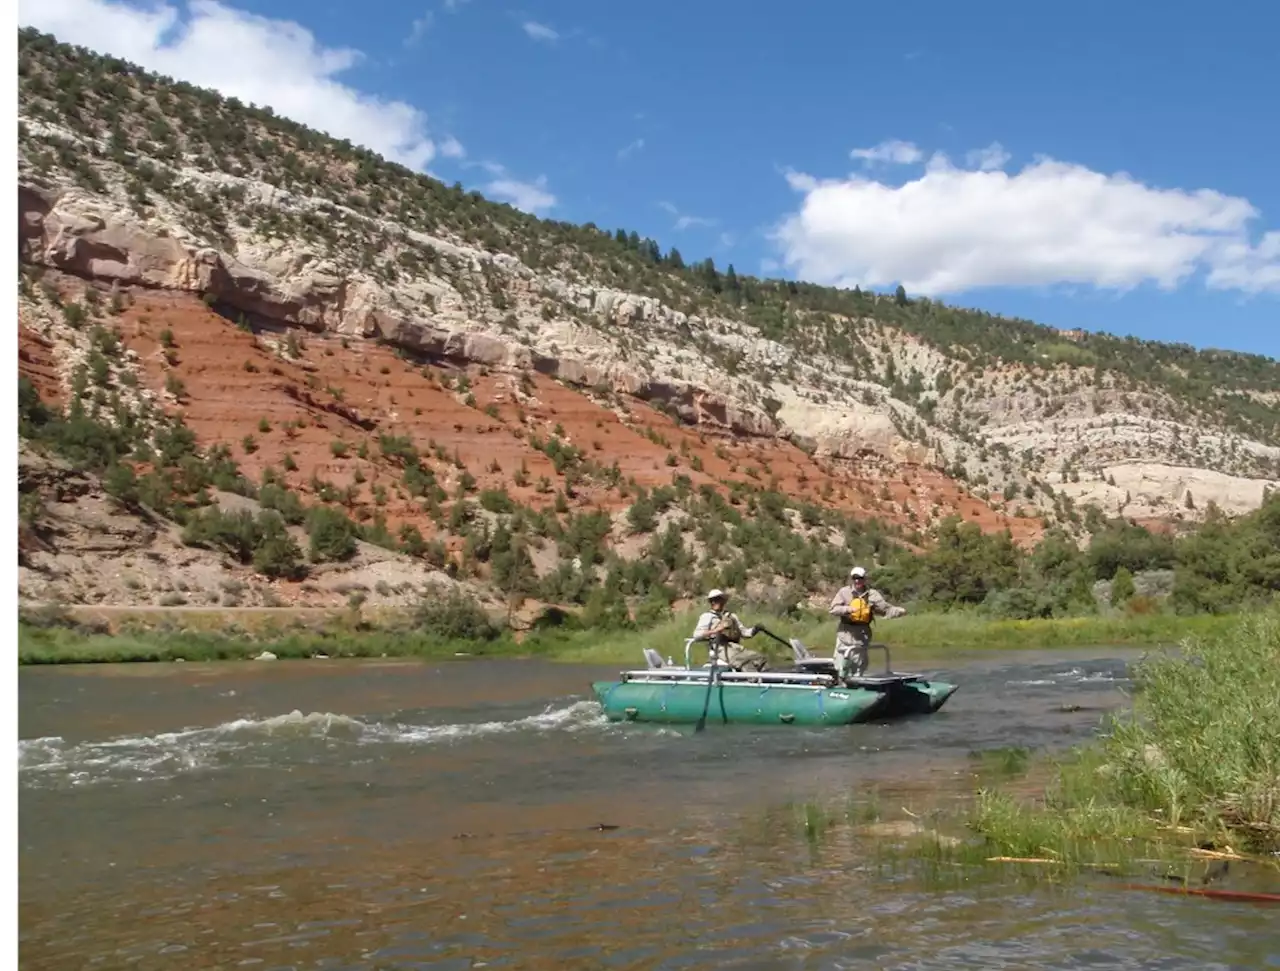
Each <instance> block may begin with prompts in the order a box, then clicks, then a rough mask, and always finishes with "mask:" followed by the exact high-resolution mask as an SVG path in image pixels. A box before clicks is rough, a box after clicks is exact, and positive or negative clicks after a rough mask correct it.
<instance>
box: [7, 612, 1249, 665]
mask: <svg viewBox="0 0 1280 971" xmlns="http://www.w3.org/2000/svg"><path fill="white" fill-rule="evenodd" d="M316 613H317V612H315V611H312V612H308V613H306V614H305V615H304V614H299V613H291V612H289V611H288V610H281V611H277V612H275V613H274V614H273V613H272V612H271V611H268V610H264V611H262V612H260V614H259V613H254V614H251V615H250V614H245V613H244V612H228V613H223V614H219V613H218V612H217V611H216V610H209V611H182V612H176V611H175V612H173V613H171V614H166V613H162V612H159V611H156V612H150V613H146V614H139V615H137V616H133V617H130V618H129V619H128V620H127V621H126V622H125V623H124V624H123V629H122V630H121V631H120V632H118V633H115V634H107V633H101V632H96V633H90V632H86V631H85V630H84V629H75V627H74V625H72V626H67V624H68V623H69V622H68V621H66V620H65V618H64V620H63V622H62V623H61V625H53V626H47V625H44V624H39V623H37V624H34V625H20V627H19V636H18V659H19V663H23V664H37V663H46V664H47V663H68V662H91V661H153V660H154V661H162V660H173V659H175V658H178V657H181V658H184V659H186V660H189V661H193V660H215V659H235V658H246V657H252V656H254V655H256V654H258V653H260V652H261V651H263V650H270V651H271V652H272V653H274V654H275V655H276V656H278V657H282V658H285V657H311V656H314V655H315V654H328V655H330V656H334V657H336V656H346V657H379V656H381V655H384V654H385V655H387V656H389V657H432V658H444V657H452V656H454V655H456V654H472V655H498V656H507V657H516V656H530V657H544V658H554V659H558V660H564V661H572V662H578V663H586V664H620V665H625V666H637V667H638V666H642V665H643V664H644V657H643V653H642V652H643V649H644V648H646V647H652V648H654V649H655V650H657V651H658V652H659V653H661V654H662V656H663V657H666V656H668V655H670V656H671V657H673V658H674V659H675V660H676V661H677V662H681V663H682V662H683V653H684V641H685V639H686V638H687V637H688V636H689V635H690V634H691V633H692V631H693V628H694V624H695V623H696V621H697V618H698V613H699V611H698V610H696V609H695V610H690V611H686V612H682V613H680V614H677V615H675V616H673V617H671V618H670V619H668V620H666V621H664V622H662V623H660V624H658V625H656V626H654V627H649V628H646V629H643V630H621V631H620V630H582V629H577V628H573V627H570V626H564V627H547V628H543V629H539V630H535V631H532V632H529V633H527V634H524V635H523V636H520V637H517V636H516V635H514V634H511V633H505V634H503V635H502V636H500V637H497V638H495V639H493V640H488V641H483V642H473V641H459V640H455V639H447V638H446V639H442V638H440V637H433V636H431V635H429V634H427V633H424V632H422V631H420V630H415V629H413V627H412V618H411V616H410V615H409V613H408V612H407V611H405V610H395V611H385V612H381V613H379V612H375V611H372V610H370V609H368V608H365V609H364V610H363V611H362V612H361V613H360V614H359V615H358V616H357V615H352V614H349V612H343V611H330V612H327V613H326V612H323V611H321V612H318V613H319V616H313V615H314V614H316ZM740 615H741V616H742V619H743V621H744V623H747V624H759V623H763V624H764V625H765V626H766V627H768V628H769V629H770V630H771V631H773V632H774V633H775V634H777V635H779V636H780V637H782V638H783V639H787V638H790V637H798V638H800V640H802V641H804V643H805V644H807V645H808V646H809V648H810V649H811V650H813V651H815V652H816V653H820V654H829V653H830V651H831V649H832V646H833V641H834V634H835V623H834V621H832V620H831V619H830V618H828V617H826V616H823V615H820V614H814V613H807V614H804V615H802V616H801V617H799V618H796V619H783V618H778V617H775V616H773V615H771V614H769V613H767V612H765V611H756V610H754V609H752V608H751V607H750V606H747V607H744V608H742V610H741V611H740ZM97 623H98V624H100V625H101V624H102V622H101V621H97ZM1233 623H1234V619H1233V618H1231V617H1218V616H1208V615H1205V616H1196V617H1170V616H1158V615H1143V616H1132V617H1128V616H1118V617H1084V618H1071V619H1052V620H1025V621H1012V620H989V619H986V618H983V617H981V616H979V615H976V614H969V613H955V614H917V615H914V616H908V617H903V618H899V619H897V620H892V621H882V622H881V623H879V624H878V625H877V627H876V639H877V640H878V641H883V642H885V643H887V644H889V645H890V647H891V648H892V649H893V650H894V651H895V654H894V661H895V663H896V661H897V660H898V659H899V658H900V656H901V655H900V654H898V653H896V652H897V651H899V650H902V651H904V652H907V653H914V652H929V653H932V652H940V653H941V652H945V653H951V652H957V653H959V652H966V651H975V650H987V649H1034V648H1051V647H1078V646H1102V645H1116V644H1130V645H1133V644H1141V645H1156V644H1174V643H1176V642H1177V641H1178V640H1179V639H1181V638H1183V637H1185V636H1187V635H1188V634H1213V633H1216V632H1220V631H1223V630H1225V629H1227V628H1228V627H1229V626H1230V625H1231V624H1233ZM749 646H751V647H752V648H754V649H756V650H760V651H763V652H764V653H766V654H768V655H769V656H770V657H771V658H773V659H775V660H776V661H778V662H780V663H789V662H790V660H791V652H790V649H789V648H787V647H784V646H783V645H781V644H778V643H776V642H774V641H772V640H771V639H769V638H767V637H765V636H764V635H757V636H756V637H755V638H754V639H753V640H752V641H750V642H749ZM694 656H695V658H696V659H697V660H698V661H699V663H700V662H701V661H702V660H704V659H705V649H702V648H696V649H695V654H694ZM880 663H882V659H881V658H880V656H879V655H877V656H875V657H873V658H872V665H873V667H874V666H877V665H879V664H880Z"/></svg>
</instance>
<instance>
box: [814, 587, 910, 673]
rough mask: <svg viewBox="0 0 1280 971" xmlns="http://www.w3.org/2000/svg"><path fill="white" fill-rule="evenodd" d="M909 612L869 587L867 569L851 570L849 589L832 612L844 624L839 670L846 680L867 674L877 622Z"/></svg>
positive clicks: (835, 601) (837, 597) (839, 595)
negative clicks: (869, 649)
mask: <svg viewBox="0 0 1280 971" xmlns="http://www.w3.org/2000/svg"><path fill="white" fill-rule="evenodd" d="M906 612H907V611H906V608H904V607H895V606H894V605H893V604H891V603H889V601H887V600H886V599H885V598H884V594H882V593H881V592H880V591H879V590H875V589H873V588H872V587H871V586H869V585H868V583H867V571H866V570H865V569H863V568H862V567H860V566H855V567H854V568H853V569H852V570H850V571H849V585H848V586H847V587H841V588H840V590H839V591H838V592H837V593H836V595H835V597H834V598H833V599H832V601H831V610H830V611H829V613H830V614H831V616H833V617H838V618H839V620H840V622H839V623H838V624H837V625H836V650H835V661H836V669H837V670H839V671H841V672H842V674H844V675H846V676H847V675H852V676H854V677H858V676H861V675H862V674H863V673H864V672H865V671H866V670H867V645H868V644H870V643H871V625H872V623H873V621H874V620H875V618H876V617H884V618H886V619H888V618H891V617H901V616H902V615H903V614H905V613H906Z"/></svg>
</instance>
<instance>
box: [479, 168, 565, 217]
mask: <svg viewBox="0 0 1280 971" xmlns="http://www.w3.org/2000/svg"><path fill="white" fill-rule="evenodd" d="M474 164H476V165H479V166H480V167H481V168H482V169H484V170H485V171H486V172H488V173H489V174H490V175H492V176H493V177H494V178H493V180H492V181H490V182H488V183H486V184H485V185H484V186H482V187H481V191H482V192H483V193H484V194H485V195H487V196H489V197H491V198H493V199H500V200H502V201H503V202H509V203H511V205H513V206H515V207H516V208H517V209H522V210H524V211H525V212H527V213H531V214H533V215H535V216H540V215H542V214H543V213H544V212H546V211H547V210H548V209H550V208H552V207H553V206H554V205H555V204H556V197H555V196H554V195H552V194H551V192H550V191H549V190H548V189H547V177H546V176H545V175H540V176H538V177H537V178H536V179H534V180H533V181H532V182H526V181H524V180H522V179H517V178H515V177H513V176H512V175H510V174H509V173H508V172H507V170H506V169H505V168H504V167H503V166H501V165H499V164H498V163H497V162H477V163H474Z"/></svg>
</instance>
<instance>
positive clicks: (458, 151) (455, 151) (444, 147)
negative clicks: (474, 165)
mask: <svg viewBox="0 0 1280 971" xmlns="http://www.w3.org/2000/svg"><path fill="white" fill-rule="evenodd" d="M440 154H441V155H443V156H444V157H445V158H462V157H463V156H465V155H466V154H467V150H466V149H465V148H463V147H462V142H460V141H458V140H457V139H456V138H454V137H453V136H452V135H449V136H446V138H445V140H444V141H443V142H441V143H440Z"/></svg>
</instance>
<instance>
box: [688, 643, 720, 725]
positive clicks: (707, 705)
mask: <svg viewBox="0 0 1280 971" xmlns="http://www.w3.org/2000/svg"><path fill="white" fill-rule="evenodd" d="M718 670H719V668H718V667H717V666H716V663H715V661H714V659H713V660H712V662H711V667H710V668H709V669H708V671H707V697H706V698H705V699H703V702H702V717H701V718H699V719H698V723H697V724H696V725H694V726H693V734H695V735H697V734H698V732H700V731H702V730H703V729H704V728H706V727H707V712H708V711H710V710H711V688H712V687H713V686H714V685H715V683H716V671H718Z"/></svg>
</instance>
